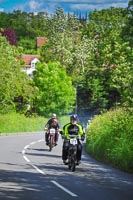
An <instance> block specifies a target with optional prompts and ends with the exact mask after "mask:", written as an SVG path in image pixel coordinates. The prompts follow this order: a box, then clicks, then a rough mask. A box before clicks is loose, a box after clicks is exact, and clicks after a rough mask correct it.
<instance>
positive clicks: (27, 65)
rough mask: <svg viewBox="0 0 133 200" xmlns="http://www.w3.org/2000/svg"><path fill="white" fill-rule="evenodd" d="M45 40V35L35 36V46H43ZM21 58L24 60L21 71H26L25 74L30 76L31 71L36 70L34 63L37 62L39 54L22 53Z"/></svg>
mask: <svg viewBox="0 0 133 200" xmlns="http://www.w3.org/2000/svg"><path fill="white" fill-rule="evenodd" d="M46 41H47V38H45V37H37V38H36V48H37V49H38V48H40V47H41V46H43V45H44V44H45V43H46ZM22 60H23V61H24V65H23V66H22V68H23V69H22V71H24V72H26V74H27V75H28V76H29V77H30V78H32V77H33V71H35V70H36V63H37V62H39V55H33V54H23V55H22Z"/></svg>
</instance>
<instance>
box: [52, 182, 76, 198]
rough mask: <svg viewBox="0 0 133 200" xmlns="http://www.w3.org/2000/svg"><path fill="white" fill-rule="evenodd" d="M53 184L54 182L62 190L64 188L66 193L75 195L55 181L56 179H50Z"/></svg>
mask: <svg viewBox="0 0 133 200" xmlns="http://www.w3.org/2000/svg"><path fill="white" fill-rule="evenodd" d="M51 182H52V183H53V184H55V185H56V186H57V187H59V188H61V189H62V190H64V191H65V192H67V193H68V194H70V195H71V196H73V197H77V195H76V194H74V193H73V192H71V191H70V190H68V189H66V188H65V187H63V186H62V185H60V184H59V183H57V182H56V181H51Z"/></svg>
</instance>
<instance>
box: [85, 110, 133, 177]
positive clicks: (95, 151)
mask: <svg viewBox="0 0 133 200" xmlns="http://www.w3.org/2000/svg"><path fill="white" fill-rule="evenodd" d="M86 150H87V152H89V153H90V154H91V155H92V156H94V157H95V158H96V159H98V160H100V161H103V162H106V163H109V164H111V165H112V166H114V167H116V168H119V169H121V170H123V171H128V172H131V173H132V172H133V110H132V109H130V110H126V109H118V110H113V111H109V112H107V113H104V114H102V115H98V116H95V117H94V118H93V119H92V121H91V123H90V125H89V129H88V132H87V136H86Z"/></svg>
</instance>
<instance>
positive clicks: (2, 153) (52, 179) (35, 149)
mask: <svg viewBox="0 0 133 200" xmlns="http://www.w3.org/2000/svg"><path fill="white" fill-rule="evenodd" d="M84 147H85V143H84V144H83V155H82V161H81V164H80V165H79V166H77V168H76V171H75V172H71V171H70V170H68V167H67V166H66V165H64V164H63V162H62V158H61V153H62V139H61V138H59V142H58V145H57V146H56V147H54V149H53V150H52V151H51V152H49V151H48V147H47V146H46V145H45V142H44V133H43V132H39V133H27V134H18V135H17V134H16V135H12V136H0V200H17V199H19V200H73V199H74V200H81V199H82V200H133V174H128V173H125V172H122V171H119V170H117V169H114V168H112V167H110V166H108V165H105V164H103V163H100V162H97V161H96V160H95V159H93V158H91V157H90V156H89V155H88V154H87V153H86V152H85V150H84V149H85V148H84Z"/></svg>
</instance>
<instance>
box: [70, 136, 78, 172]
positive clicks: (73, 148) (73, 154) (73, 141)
mask: <svg viewBox="0 0 133 200" xmlns="http://www.w3.org/2000/svg"><path fill="white" fill-rule="evenodd" d="M78 139H80V138H79V136H78V135H71V136H70V140H69V147H68V169H69V170H71V171H72V172H74V171H75V169H76V163H77V146H78Z"/></svg>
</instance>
